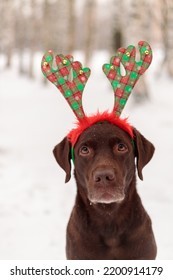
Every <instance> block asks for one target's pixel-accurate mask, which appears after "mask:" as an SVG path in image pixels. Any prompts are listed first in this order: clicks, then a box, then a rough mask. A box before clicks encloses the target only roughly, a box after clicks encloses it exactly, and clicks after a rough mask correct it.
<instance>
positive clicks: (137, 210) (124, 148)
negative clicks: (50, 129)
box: [53, 121, 157, 260]
mask: <svg viewBox="0 0 173 280" xmlns="http://www.w3.org/2000/svg"><path fill="white" fill-rule="evenodd" d="M133 132H134V140H132V139H131V137H130V136H129V135H128V134H127V133H126V132H125V131H124V130H122V129H121V128H120V127H117V126H116V125H114V124H111V123H109V122H106V121H104V122H99V123H95V124H93V125H92V126H90V127H89V128H87V129H86V130H85V131H84V132H82V134H81V135H80V137H79V139H78V140H77V143H76V144H75V147H74V166H75V170H74V175H75V179H76V184H77V195H76V200H75V205H74V207H73V210H72V213H71V216H70V220H69V222H68V226H67V235H66V256H67V259H69V260H153V259H155V258H156V254H157V246H156V242H155V238H154V234H153V230H152V223H151V219H150V217H149V215H148V214H147V212H146V211H145V209H144V207H143V205H142V202H141V199H140V197H139V195H138V193H137V189H136V171H137V173H138V176H139V178H140V179H141V180H143V175H142V169H143V167H144V166H145V165H146V164H147V163H148V162H149V161H150V160H151V158H152V156H153V153H154V150H155V149H154V146H153V144H152V143H151V142H150V141H148V140H147V139H146V138H145V137H144V136H143V135H142V134H141V133H140V132H139V131H138V130H136V129H135V128H134V129H133ZM53 153H54V156H55V159H56V161H57V163H58V164H59V165H60V167H61V168H62V169H63V170H64V171H65V172H66V182H68V181H69V180H70V178H71V144H70V142H69V140H68V139H67V137H65V138H64V139H63V140H62V141H61V142H60V143H59V144H58V145H56V146H55V148H54V150H53Z"/></svg>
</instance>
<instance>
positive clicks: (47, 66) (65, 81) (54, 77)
mask: <svg viewBox="0 0 173 280" xmlns="http://www.w3.org/2000/svg"><path fill="white" fill-rule="evenodd" d="M55 63H56V68H55V67H54V66H53V53H52V51H49V52H48V53H46V54H45V55H44V56H43V59H42V63H41V68H42V72H43V74H44V75H45V76H46V77H47V79H48V80H49V81H50V82H52V83H53V84H54V85H55V86H56V87H57V88H58V89H59V90H60V92H61V93H62V94H63V96H64V97H65V99H66V100H67V102H68V104H69V105H70V107H71V109H72V110H73V112H74V113H75V115H76V117H77V119H78V120H80V119H82V118H84V116H85V113H84V110H83V106H82V94H83V90H84V87H85V85H86V82H87V80H88V78H89V76H90V72H91V71H90V69H89V68H82V65H81V63H80V62H78V61H73V56H71V55H67V56H64V55H62V54H60V55H57V56H56V57H55Z"/></svg>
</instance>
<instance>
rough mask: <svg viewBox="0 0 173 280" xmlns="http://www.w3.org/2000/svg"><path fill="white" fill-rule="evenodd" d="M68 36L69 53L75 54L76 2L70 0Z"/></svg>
mask: <svg viewBox="0 0 173 280" xmlns="http://www.w3.org/2000/svg"><path fill="white" fill-rule="evenodd" d="M67 4H68V18H69V20H68V34H67V38H68V41H67V52H68V53H73V52H74V48H75V0H68V2H67Z"/></svg>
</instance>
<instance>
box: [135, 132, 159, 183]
mask: <svg viewBox="0 0 173 280" xmlns="http://www.w3.org/2000/svg"><path fill="white" fill-rule="evenodd" d="M133 131H134V136H135V138H134V141H135V156H136V157H137V170H138V176H139V178H140V179H141V180H143V175H142V169H143V167H144V166H145V165H146V164H147V163H148V162H149V161H150V160H151V158H152V156H153V154H154V150H155V148H154V146H153V144H152V143H151V142H150V141H148V140H147V139H146V138H145V137H144V136H143V135H142V134H141V133H140V132H139V131H138V130H136V129H135V128H134V130H133Z"/></svg>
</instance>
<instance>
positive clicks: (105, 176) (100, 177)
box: [93, 168, 115, 183]
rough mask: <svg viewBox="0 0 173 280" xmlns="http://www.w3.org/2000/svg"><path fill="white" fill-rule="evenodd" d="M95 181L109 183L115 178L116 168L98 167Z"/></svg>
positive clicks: (94, 175)
mask: <svg viewBox="0 0 173 280" xmlns="http://www.w3.org/2000/svg"><path fill="white" fill-rule="evenodd" d="M93 179H94V182H96V183H108V182H110V181H114V180H115V173H114V170H113V169H111V168H105V169H97V170H96V171H95V172H94V174H93Z"/></svg>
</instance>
